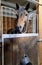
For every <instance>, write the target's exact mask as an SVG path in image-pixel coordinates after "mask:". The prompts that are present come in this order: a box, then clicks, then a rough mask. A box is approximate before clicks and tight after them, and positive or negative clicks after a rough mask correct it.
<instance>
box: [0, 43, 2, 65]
mask: <svg viewBox="0 0 42 65" xmlns="http://www.w3.org/2000/svg"><path fill="white" fill-rule="evenodd" d="M0 65H2V43H1V42H0Z"/></svg>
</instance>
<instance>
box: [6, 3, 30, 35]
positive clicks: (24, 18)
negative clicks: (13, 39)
mask: <svg viewBox="0 0 42 65" xmlns="http://www.w3.org/2000/svg"><path fill="white" fill-rule="evenodd" d="M29 5H30V3H28V4H27V5H26V7H19V6H18V4H16V7H17V8H16V9H17V10H18V15H17V24H16V27H15V30H14V29H10V30H8V32H7V33H8V34H14V33H16V34H17V33H26V32H27V26H28V12H27V10H28V9H29Z"/></svg>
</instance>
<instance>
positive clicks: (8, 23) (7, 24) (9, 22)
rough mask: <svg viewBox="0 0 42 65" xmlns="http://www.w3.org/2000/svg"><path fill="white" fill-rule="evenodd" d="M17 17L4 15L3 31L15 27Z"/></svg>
mask: <svg viewBox="0 0 42 65" xmlns="http://www.w3.org/2000/svg"><path fill="white" fill-rule="evenodd" d="M15 24H16V21H15V18H11V17H5V16H4V17H3V33H4V34H5V33H7V31H8V30H9V29H12V28H15Z"/></svg>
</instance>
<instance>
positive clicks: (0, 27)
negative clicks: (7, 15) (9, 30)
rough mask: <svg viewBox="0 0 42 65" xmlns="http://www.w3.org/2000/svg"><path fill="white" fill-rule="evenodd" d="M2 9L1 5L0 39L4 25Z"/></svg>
mask: <svg viewBox="0 0 42 65" xmlns="http://www.w3.org/2000/svg"><path fill="white" fill-rule="evenodd" d="M1 10H2V8H1V5H0V37H1V35H2V25H3V17H2V11H1Z"/></svg>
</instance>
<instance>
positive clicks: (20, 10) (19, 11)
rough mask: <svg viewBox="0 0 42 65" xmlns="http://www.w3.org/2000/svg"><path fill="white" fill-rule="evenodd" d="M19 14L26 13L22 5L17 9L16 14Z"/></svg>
mask: <svg viewBox="0 0 42 65" xmlns="http://www.w3.org/2000/svg"><path fill="white" fill-rule="evenodd" d="M21 14H28V13H27V11H26V10H25V8H24V7H20V8H19V10H18V15H19V16H20V15H21Z"/></svg>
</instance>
